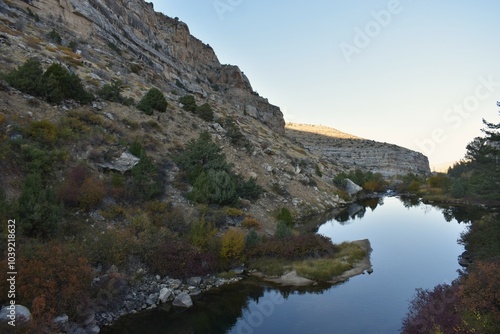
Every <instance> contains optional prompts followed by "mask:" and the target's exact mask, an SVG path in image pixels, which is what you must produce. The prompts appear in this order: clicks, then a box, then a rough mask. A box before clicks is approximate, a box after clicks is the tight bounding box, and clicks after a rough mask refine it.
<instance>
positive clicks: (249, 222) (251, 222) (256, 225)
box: [241, 217, 262, 230]
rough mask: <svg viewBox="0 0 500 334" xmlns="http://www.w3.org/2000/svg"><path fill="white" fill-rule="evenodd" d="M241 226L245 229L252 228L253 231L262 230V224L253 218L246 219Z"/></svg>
mask: <svg viewBox="0 0 500 334" xmlns="http://www.w3.org/2000/svg"><path fill="white" fill-rule="evenodd" d="M241 226H243V227H244V228H247V229H252V228H253V229H255V230H260V229H261V228H262V224H261V223H260V222H259V221H258V220H257V219H255V218H253V217H246V218H245V219H244V220H243V222H242V223H241Z"/></svg>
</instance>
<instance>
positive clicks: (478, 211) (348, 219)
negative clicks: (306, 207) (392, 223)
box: [333, 195, 487, 225]
mask: <svg viewBox="0 0 500 334" xmlns="http://www.w3.org/2000/svg"><path fill="white" fill-rule="evenodd" d="M384 198H388V197H373V198H366V199H361V200H359V201H357V202H355V203H352V204H350V205H349V206H348V207H347V208H345V209H344V210H342V211H341V212H340V213H338V214H337V215H335V216H334V217H333V219H334V220H335V221H337V222H339V223H340V224H341V225H346V224H350V223H352V222H354V221H355V220H356V219H362V218H363V217H364V216H365V214H366V211H367V209H368V208H369V209H371V211H374V210H375V209H376V208H377V207H379V206H382V205H384ZM397 198H398V199H399V200H400V201H401V203H402V204H403V206H404V207H405V208H407V209H410V208H416V207H420V208H421V209H422V210H424V211H429V210H431V209H432V208H433V207H434V208H439V209H440V210H441V212H442V214H443V217H444V219H445V220H446V221H447V222H451V221H452V220H456V221H457V222H458V223H470V222H471V221H472V220H477V219H480V218H481V217H482V216H484V214H485V213H487V210H486V209H485V208H482V207H480V206H464V205H461V206H458V205H445V204H435V203H432V204H430V205H425V203H423V202H422V200H421V199H420V198H419V197H417V196H407V195H401V196H398V197H397Z"/></svg>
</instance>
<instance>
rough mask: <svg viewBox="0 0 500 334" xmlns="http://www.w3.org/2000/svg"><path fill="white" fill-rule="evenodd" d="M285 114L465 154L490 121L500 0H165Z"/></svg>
mask: <svg viewBox="0 0 500 334" xmlns="http://www.w3.org/2000/svg"><path fill="white" fill-rule="evenodd" d="M153 3H154V5H155V6H154V7H155V10H156V11H161V12H163V13H165V14H166V15H168V16H170V17H176V16H177V17H179V19H180V20H181V21H183V22H186V23H187V24H188V26H189V28H190V31H191V34H192V35H194V36H195V37H197V38H199V39H201V40H202V41H203V42H204V43H207V44H210V46H212V47H213V48H214V50H215V52H216V54H217V56H218V58H219V60H220V62H221V63H223V64H233V65H238V66H239V67H240V69H241V70H242V71H243V72H245V74H246V75H247V76H248V78H249V79H250V82H251V83H252V86H253V88H254V90H256V91H257V92H259V94H260V95H261V96H264V97H266V98H268V99H269V102H270V103H272V104H275V105H277V106H279V107H280V108H281V110H282V111H283V114H284V116H285V120H286V121H287V122H297V123H308V124H321V125H325V126H329V127H333V128H336V129H338V130H341V131H344V132H348V133H351V134H354V135H357V136H360V137H364V138H368V139H373V140H377V141H381V142H388V143H394V144H397V145H401V146H404V147H407V148H410V149H413V150H416V151H420V152H422V153H424V154H425V155H427V156H428V157H429V160H430V162H431V165H432V164H440V163H445V162H450V161H456V160H459V159H461V158H463V156H464V153H465V146H466V145H467V143H468V142H470V141H471V140H472V139H473V138H474V137H476V136H478V135H480V134H481V133H480V131H479V130H480V129H481V128H482V123H481V119H482V118H486V119H487V120H489V121H490V122H495V123H498V122H500V117H499V116H498V109H500V108H497V106H496V101H497V100H500V16H499V13H500V1H498V0H475V1H472V0H440V1H436V0H432V1H431V0H427V1H426V0H370V1H368V0H359V1H355V0H333V1H326V0H325V1H319V0H310V1H305V0H302V1H300V0H289V1H273V0H267V1H264V0H252V1H250V0H189V1H186V0H167V1H158V0H155V1H153Z"/></svg>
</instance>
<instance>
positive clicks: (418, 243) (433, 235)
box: [103, 197, 468, 334]
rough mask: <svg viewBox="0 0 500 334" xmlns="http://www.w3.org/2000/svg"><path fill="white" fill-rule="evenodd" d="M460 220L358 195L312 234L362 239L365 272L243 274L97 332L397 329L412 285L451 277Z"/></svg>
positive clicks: (373, 332) (451, 212)
mask: <svg viewBox="0 0 500 334" xmlns="http://www.w3.org/2000/svg"><path fill="white" fill-rule="evenodd" d="M454 217H457V218H454ZM457 219H458V220H457ZM467 221H468V217H467V212H465V213H464V211H461V210H459V209H457V208H447V209H443V208H439V207H435V206H432V205H426V204H422V203H420V202H419V201H416V200H414V199H413V200H411V199H403V200H402V199H401V198H398V197H382V198H374V199H369V200H365V201H364V202H362V203H359V204H357V205H353V206H351V207H350V208H349V210H347V211H345V212H344V213H342V214H340V215H338V216H337V217H336V218H335V219H332V220H330V221H328V222H326V223H324V224H322V225H321V226H320V227H319V229H318V233H320V234H323V235H325V236H328V237H330V238H331V239H332V241H333V242H334V243H340V242H343V241H352V240H359V239H369V240H370V242H371V246H372V249H373V251H372V253H371V262H372V265H373V273H371V274H364V275H360V276H356V277H353V278H351V279H349V280H348V281H347V282H345V283H342V284H338V285H334V286H329V285H326V286H316V287H309V288H301V289H297V288H282V287H278V286H275V285H271V284H269V283H263V282H261V281H258V280H255V279H248V280H244V281H242V282H241V283H237V284H233V285H230V286H224V287H222V288H221V289H218V290H213V291H209V292H208V293H205V294H204V295H203V296H201V297H199V299H195V306H194V307H193V308H191V309H188V310H178V309H175V308H171V309H164V310H162V309H158V310H154V311H148V312H144V313H140V314H137V315H133V316H128V317H125V318H124V319H122V320H120V321H118V322H117V323H116V325H114V326H113V328H108V329H105V330H104V331H103V332H105V333H121V334H122V333H204V334H205V333H214V334H215V333H221V334H222V333H224V334H225V333H231V334H242V333H244V334H250V333H264V334H266V333H269V334H271V333H272V334H276V333H287V334H293V333H297V334H298V333H300V334H302V333H328V334H331V333H340V334H349V333H353V334H354V333H356V334H362V333H366V334H377V333H383V334H391V333H399V330H400V328H401V323H402V319H403V318H404V316H405V314H406V312H407V310H408V304H409V301H410V300H411V299H412V297H413V295H414V294H415V289H416V288H424V289H430V288H433V287H434V286H436V285H437V284H441V283H450V282H451V281H452V280H454V279H455V278H457V277H458V273H457V270H458V269H459V268H460V266H459V265H458V262H457V257H458V255H460V254H461V253H462V252H463V246H461V245H459V244H458V243H457V239H458V238H459V237H460V233H461V232H463V231H464V230H465V229H466V227H467Z"/></svg>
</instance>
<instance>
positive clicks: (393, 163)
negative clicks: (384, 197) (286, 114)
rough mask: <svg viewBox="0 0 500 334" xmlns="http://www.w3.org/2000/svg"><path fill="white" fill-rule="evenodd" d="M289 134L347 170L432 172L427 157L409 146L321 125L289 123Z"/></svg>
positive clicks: (387, 175)
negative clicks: (363, 136) (350, 133)
mask: <svg viewBox="0 0 500 334" xmlns="http://www.w3.org/2000/svg"><path fill="white" fill-rule="evenodd" d="M286 132H287V136H288V137H290V138H292V139H294V140H295V141H296V142H298V143H301V144H302V145H303V146H304V148H306V149H308V150H309V151H310V152H312V153H314V154H316V155H318V156H320V157H321V159H322V160H325V161H328V162H330V163H331V164H333V165H336V166H338V167H339V168H340V169H344V170H354V169H356V168H359V169H361V170H364V171H370V172H373V173H381V174H382V175H384V176H386V177H391V176H394V175H406V174H409V173H412V174H417V175H429V174H430V172H431V171H430V167H429V160H428V158H427V157H426V156H425V155H423V154H422V153H419V152H415V151H412V150H409V149H407V148H404V147H401V146H397V145H393V144H388V143H380V142H376V141H373V140H367V139H363V138H359V137H356V136H352V135H348V134H345V133H342V132H340V131H337V130H335V129H329V128H327V127H322V126H314V125H303V124H287V126H286Z"/></svg>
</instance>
